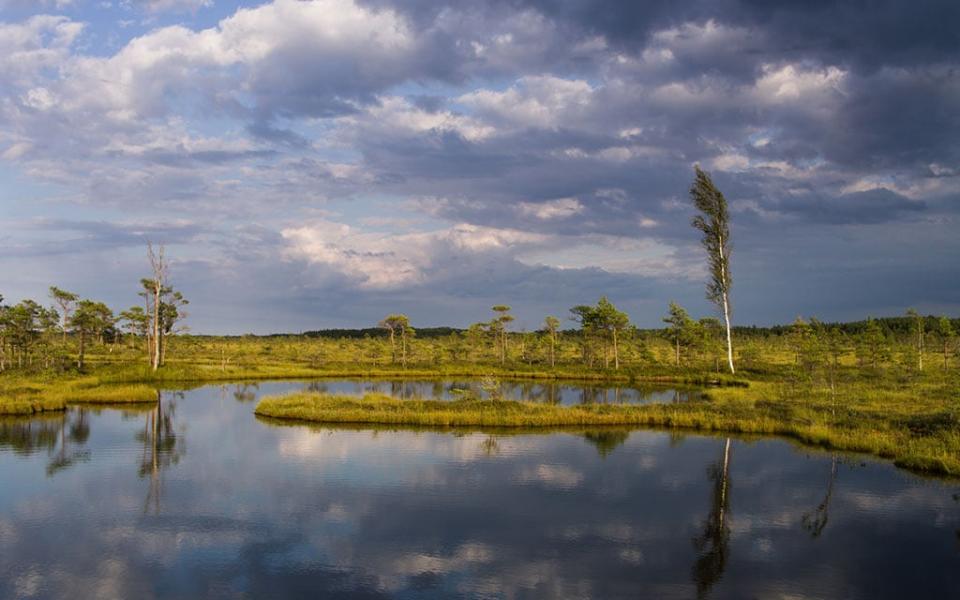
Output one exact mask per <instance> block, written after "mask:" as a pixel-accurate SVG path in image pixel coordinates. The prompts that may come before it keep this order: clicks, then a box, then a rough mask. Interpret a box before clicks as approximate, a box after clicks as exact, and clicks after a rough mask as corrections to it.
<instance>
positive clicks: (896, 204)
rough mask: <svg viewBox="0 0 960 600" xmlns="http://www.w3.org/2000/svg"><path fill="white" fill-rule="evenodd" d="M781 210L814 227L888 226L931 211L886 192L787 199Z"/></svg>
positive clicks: (880, 189)
mask: <svg viewBox="0 0 960 600" xmlns="http://www.w3.org/2000/svg"><path fill="white" fill-rule="evenodd" d="M777 208H778V209H779V210H780V211H781V212H783V213H787V214H790V215H795V216H799V217H801V218H804V219H807V220H809V221H812V222H814V223H824V224H830V225H851V224H871V223H887V222H890V221H895V220H899V219H902V218H907V217H910V216H911V215H919V214H921V213H923V212H924V211H926V210H927V205H926V203H924V202H918V201H914V200H910V199H908V198H905V197H903V196H901V195H900V194H897V193H896V192H892V191H890V190H887V189H883V188H876V189H872V190H867V191H863V192H852V193H849V194H843V195H841V196H838V197H836V198H824V197H822V196H812V197H809V196H808V197H791V198H784V199H783V200H781V201H780V202H779V203H778V204H777Z"/></svg>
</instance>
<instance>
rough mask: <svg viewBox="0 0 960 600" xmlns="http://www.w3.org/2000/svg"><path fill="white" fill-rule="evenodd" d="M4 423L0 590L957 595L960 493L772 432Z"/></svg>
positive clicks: (212, 414) (108, 417)
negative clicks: (753, 435) (762, 435)
mask: <svg viewBox="0 0 960 600" xmlns="http://www.w3.org/2000/svg"><path fill="white" fill-rule="evenodd" d="M304 385H305V384H303V383H265V384H261V385H260V386H259V387H257V386H253V385H249V384H248V385H226V386H220V385H215V386H208V387H204V388H199V389H195V390H191V391H187V392H182V393H173V392H164V393H163V396H162V401H161V403H160V405H159V406H154V405H147V406H144V407H142V408H138V409H130V408H129V407H128V408H126V409H81V408H72V409H71V410H70V411H69V412H68V413H66V414H62V415H56V416H52V417H44V418H34V419H6V420H2V421H0V598H138V599H146V598H244V597H247V598H281V597H310V598H313V597H324V598H327V597H349V598H636V597H649V598H698V597H699V598H864V599H866V598H870V599H874V598H957V597H960V484H958V483H957V482H956V481H938V480H928V479H922V478H919V477H916V476H913V475H911V474H909V473H906V472H903V471H900V470H897V469H896V468H894V467H893V466H891V465H889V464H887V463H884V462H881V461H874V460H872V459H869V458H864V457H859V456H849V455H836V454H831V453H824V452H817V451H811V450H805V449H802V448H798V447H796V446H794V445H792V444H790V443H788V442H785V441H782V440H777V439H769V438H767V439H753V440H750V439H744V438H736V437H733V438H726V437H711V436H700V435H692V434H678V433H668V432H662V431H642V430H638V431H623V430H595V431H568V432H553V433H544V434H531V433H521V434H517V435H510V434H504V433H499V432H497V433H492V434H491V433H480V432H461V433H450V432H439V431H422V430H421V431H416V430H402V429H401V430H396V429H394V430H390V429H379V430H377V429H371V428H337V427H311V426H307V425H290V424H276V423H273V422H267V421H263V420H259V419H257V418H256V417H254V415H253V414H252V410H253V406H254V402H255V400H256V399H257V397H258V396H259V395H261V394H264V393H275V392H278V391H284V390H294V389H302V388H303V387H304Z"/></svg>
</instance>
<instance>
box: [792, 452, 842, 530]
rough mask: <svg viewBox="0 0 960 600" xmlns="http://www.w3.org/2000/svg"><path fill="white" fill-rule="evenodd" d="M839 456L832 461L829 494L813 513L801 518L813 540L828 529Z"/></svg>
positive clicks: (828, 485)
mask: <svg viewBox="0 0 960 600" xmlns="http://www.w3.org/2000/svg"><path fill="white" fill-rule="evenodd" d="M837 463H838V459H837V455H836V454H834V455H833V456H832V457H831V460H830V479H829V480H827V493H826V495H825V496H824V497H823V502H821V503H820V504H819V505H818V506H817V508H816V509H814V510H813V512H809V513H806V514H804V515H803V517H801V519H800V522H801V523H802V524H803V528H804V529H806V530H807V531H808V532H809V533H810V536H811V537H813V538H818V537H820V534H822V533H823V530H824V529H826V527H827V522H828V521H829V520H830V499H831V498H833V484H834V483H835V482H836V480H837Z"/></svg>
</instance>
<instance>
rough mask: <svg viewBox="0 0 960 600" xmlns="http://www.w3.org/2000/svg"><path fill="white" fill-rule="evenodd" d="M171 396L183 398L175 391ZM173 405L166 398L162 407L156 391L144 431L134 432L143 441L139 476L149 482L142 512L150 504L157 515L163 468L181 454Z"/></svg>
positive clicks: (177, 458)
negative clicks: (154, 401) (155, 398)
mask: <svg viewBox="0 0 960 600" xmlns="http://www.w3.org/2000/svg"><path fill="white" fill-rule="evenodd" d="M173 396H175V397H183V394H182V393H176V394H174V395H173ZM176 408H177V406H176V404H175V403H174V402H173V401H172V400H170V401H167V402H166V406H165V405H164V400H163V395H162V394H161V393H160V391H159V390H157V403H156V405H155V406H154V408H153V410H151V411H150V412H148V413H147V415H146V417H145V418H144V426H143V431H141V432H139V433H138V434H137V439H138V440H139V441H140V442H141V443H142V444H143V453H142V454H141V458H140V471H139V475H140V477H141V478H149V481H150V485H149V488H148V490H147V498H146V500H145V501H144V505H143V512H144V513H147V512H149V510H150V508H151V506H152V507H153V511H154V514H160V505H161V500H162V496H163V470H164V469H166V468H167V467H170V466H172V465H175V464H177V463H178V462H179V461H180V457H181V455H182V454H183V444H182V440H180V439H179V438H178V436H177V432H176V428H175V426H174V425H175V421H174V419H175V417H176Z"/></svg>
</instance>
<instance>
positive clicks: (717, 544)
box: [693, 438, 730, 598]
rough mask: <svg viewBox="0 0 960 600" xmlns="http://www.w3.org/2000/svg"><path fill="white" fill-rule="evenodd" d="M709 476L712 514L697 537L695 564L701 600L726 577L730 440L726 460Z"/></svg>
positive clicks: (724, 450)
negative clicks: (724, 572) (724, 573)
mask: <svg viewBox="0 0 960 600" xmlns="http://www.w3.org/2000/svg"><path fill="white" fill-rule="evenodd" d="M708 474H709V477H710V480H711V482H712V483H713V485H712V487H711V493H710V514H709V515H707V519H706V521H704V523H703V533H702V534H701V535H700V536H698V537H696V538H694V540H693V544H694V547H695V548H696V549H697V552H698V553H699V556H698V557H697V561H696V562H695V563H694V565H693V580H694V581H695V582H696V584H697V598H706V597H707V596H708V595H709V593H710V590H711V589H712V588H713V586H714V585H715V584H716V583H717V582H718V581H720V579H721V578H722V577H723V571H724V569H725V568H726V566H727V559H728V558H729V544H730V522H729V521H730V438H727V440H726V443H725V444H724V447H723V457H722V458H721V459H720V460H719V461H717V462H716V463H714V464H712V465H710V468H709V469H708Z"/></svg>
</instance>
